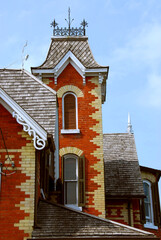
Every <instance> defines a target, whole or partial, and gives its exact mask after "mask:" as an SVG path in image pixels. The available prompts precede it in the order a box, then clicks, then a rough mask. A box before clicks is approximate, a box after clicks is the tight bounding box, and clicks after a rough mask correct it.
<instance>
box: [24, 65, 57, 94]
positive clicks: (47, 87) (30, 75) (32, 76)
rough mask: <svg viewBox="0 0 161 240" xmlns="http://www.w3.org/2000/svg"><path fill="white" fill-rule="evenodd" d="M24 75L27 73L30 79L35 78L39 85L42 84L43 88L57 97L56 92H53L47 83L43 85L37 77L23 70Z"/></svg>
mask: <svg viewBox="0 0 161 240" xmlns="http://www.w3.org/2000/svg"><path fill="white" fill-rule="evenodd" d="M23 71H24V73H26V74H27V75H28V76H29V77H31V78H33V79H34V80H36V81H37V82H38V83H39V84H41V85H42V86H43V87H45V88H46V89H48V90H49V91H50V92H51V93H53V94H55V95H57V93H56V91H55V90H53V89H52V88H51V87H49V86H47V85H46V84H45V83H43V82H42V81H41V80H39V79H38V78H37V77H35V76H34V75H33V74H32V73H30V72H28V71H27V70H25V69H23Z"/></svg>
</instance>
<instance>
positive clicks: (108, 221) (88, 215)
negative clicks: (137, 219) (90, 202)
mask: <svg viewBox="0 0 161 240" xmlns="http://www.w3.org/2000/svg"><path fill="white" fill-rule="evenodd" d="M40 201H42V202H46V203H48V204H51V205H54V206H58V207H61V208H64V209H67V210H70V211H72V212H75V213H79V214H81V215H84V216H87V217H91V218H94V219H97V220H100V221H103V222H107V223H112V224H115V225H118V226H120V227H124V228H128V229H130V230H133V231H136V232H140V233H142V234H143V235H145V234H146V235H154V234H153V233H150V232H147V231H144V230H140V229H137V228H134V227H131V226H127V225H124V224H122V223H118V222H115V221H112V220H109V219H104V218H101V217H97V216H94V215H92V214H89V213H86V212H81V211H78V210H75V209H72V208H69V207H66V206H64V205H61V204H57V203H52V202H50V201H47V200H44V199H41V200H40Z"/></svg>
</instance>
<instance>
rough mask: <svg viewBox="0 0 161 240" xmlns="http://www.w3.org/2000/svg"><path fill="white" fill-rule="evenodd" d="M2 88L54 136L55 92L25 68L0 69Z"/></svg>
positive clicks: (0, 86)
mask: <svg viewBox="0 0 161 240" xmlns="http://www.w3.org/2000/svg"><path fill="white" fill-rule="evenodd" d="M0 88H2V89H3V90H4V91H5V92H6V93H7V94H8V95H9V96H10V97H11V98H12V99H13V100H14V101H15V102H16V103H17V104H18V105H19V106H20V107H21V108H22V109H23V110H25V112H26V113H28V114H29V115H30V117H31V118H33V119H34V120H35V121H36V122H37V123H38V124H39V125H41V127H42V128H44V129H45V130H46V131H47V132H48V133H49V134H52V135H53V136H54V132H55V119H56V93H54V91H53V90H50V89H49V88H48V87H46V86H45V85H44V84H43V83H41V82H40V80H38V79H36V78H35V77H34V76H33V75H31V74H30V73H28V72H27V71H25V70H15V69H0Z"/></svg>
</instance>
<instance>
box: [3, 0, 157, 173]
mask: <svg viewBox="0 0 161 240" xmlns="http://www.w3.org/2000/svg"><path fill="white" fill-rule="evenodd" d="M69 6H70V7H71V17H72V18H74V22H73V23H72V25H73V26H79V24H80V22H81V21H82V20H83V18H85V19H86V20H87V22H88V28H87V35H88V37H89V44H90V47H91V49H92V52H93V55H94V57H95V59H96V61H97V62H98V63H99V64H102V65H109V67H110V71H109V78H108V83H107V100H106V103H105V104H104V105H103V129H104V133H114V132H126V128H127V116H128V112H130V114H131V120H132V125H133V130H134V134H135V141H136V147H137V152H138V158H139V162H140V164H141V165H144V166H147V167H152V168H157V169H161V159H160V156H161V140H160V138H161V137H160V135H161V123H160V122H161V14H160V13H161V1H158V0H92V1H87V0H86V1H85V0H73V1H70V0H59V1H56V0H27V1H26V0H15V1H12V0H5V1H1V8H0V30H1V31H0V54H1V57H0V68H4V67H8V66H9V67H10V68H21V55H22V48H23V46H24V44H25V42H26V40H27V41H28V46H27V47H26V48H25V54H29V59H28V60H27V62H25V68H26V69H28V70H29V69H30V67H31V66H38V65H40V64H41V63H42V62H43V61H44V60H45V57H46V54H47V51H48V48H49V45H50V37H51V35H52V28H51V27H50V23H51V22H52V21H53V19H54V18H55V19H56V21H57V22H58V23H59V26H60V27H61V26H66V22H65V20H64V19H65V18H67V14H68V7H69ZM13 63H14V64H13Z"/></svg>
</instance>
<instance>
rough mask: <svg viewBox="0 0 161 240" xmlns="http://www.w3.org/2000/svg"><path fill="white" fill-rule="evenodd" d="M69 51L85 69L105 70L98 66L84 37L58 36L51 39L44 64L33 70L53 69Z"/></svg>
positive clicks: (86, 38)
mask: <svg viewBox="0 0 161 240" xmlns="http://www.w3.org/2000/svg"><path fill="white" fill-rule="evenodd" d="M68 51H71V52H72V53H73V54H74V55H75V57H76V58H77V59H78V60H79V61H80V62H81V63H82V65H83V66H84V67H85V68H89V69H92V68H107V69H108V66H106V67H104V66H101V65H99V64H98V63H97V62H96V61H95V59H94V56H93V54H92V51H91V49H90V47H89V44H88V37H86V36H81V37H80V36H58V37H52V38H51V44H50V48H49V51H48V54H47V57H46V60H45V61H44V63H43V64H42V65H40V66H38V67H33V68H32V70H34V69H53V68H54V67H55V66H56V65H57V64H58V63H59V62H60V61H61V59H62V58H63V57H64V56H65V55H66V54H67V53H68Z"/></svg>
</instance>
